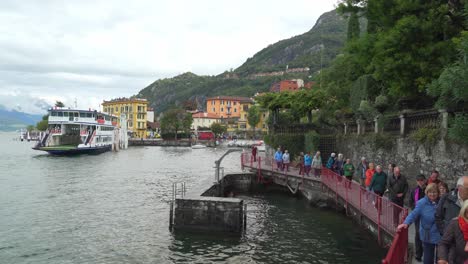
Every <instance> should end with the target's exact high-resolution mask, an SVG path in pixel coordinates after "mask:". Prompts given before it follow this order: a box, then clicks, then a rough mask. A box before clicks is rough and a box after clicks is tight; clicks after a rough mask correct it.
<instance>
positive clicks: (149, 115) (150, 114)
mask: <svg viewBox="0 0 468 264" xmlns="http://www.w3.org/2000/svg"><path fill="white" fill-rule="evenodd" d="M146 121H147V122H154V109H153V108H151V107H148V110H147V111H146Z"/></svg>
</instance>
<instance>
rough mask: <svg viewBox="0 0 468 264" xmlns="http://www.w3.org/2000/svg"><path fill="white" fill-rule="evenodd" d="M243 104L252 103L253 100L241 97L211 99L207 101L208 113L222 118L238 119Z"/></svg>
mask: <svg viewBox="0 0 468 264" xmlns="http://www.w3.org/2000/svg"><path fill="white" fill-rule="evenodd" d="M242 102H252V99H250V98H248V97H239V96H216V97H210V98H207V99H206V112H207V113H208V114H215V115H217V116H219V117H220V118H233V117H234V118H238V117H240V112H241V103H242Z"/></svg>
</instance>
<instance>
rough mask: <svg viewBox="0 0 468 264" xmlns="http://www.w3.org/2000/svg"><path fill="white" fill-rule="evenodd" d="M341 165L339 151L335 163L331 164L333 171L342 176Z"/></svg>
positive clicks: (342, 163)
mask: <svg viewBox="0 0 468 264" xmlns="http://www.w3.org/2000/svg"><path fill="white" fill-rule="evenodd" d="M343 165H344V160H343V154H341V153H339V154H338V158H337V159H336V160H335V163H334V164H333V171H334V172H336V173H338V174H339V175H340V176H343Z"/></svg>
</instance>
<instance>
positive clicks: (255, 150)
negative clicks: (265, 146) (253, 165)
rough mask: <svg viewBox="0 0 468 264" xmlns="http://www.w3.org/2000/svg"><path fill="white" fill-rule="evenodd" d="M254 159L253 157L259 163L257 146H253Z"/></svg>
mask: <svg viewBox="0 0 468 264" xmlns="http://www.w3.org/2000/svg"><path fill="white" fill-rule="evenodd" d="M252 157H253V160H254V162H257V146H256V145H253V146H252Z"/></svg>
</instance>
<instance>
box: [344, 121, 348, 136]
mask: <svg viewBox="0 0 468 264" xmlns="http://www.w3.org/2000/svg"><path fill="white" fill-rule="evenodd" d="M347 132H348V124H347V123H346V122H345V123H344V134H345V135H346V133H347Z"/></svg>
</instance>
